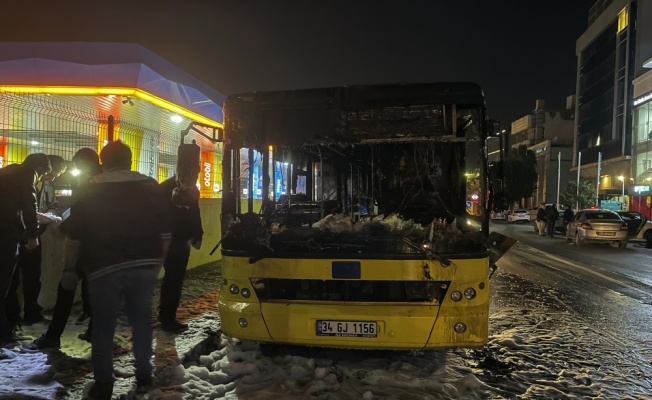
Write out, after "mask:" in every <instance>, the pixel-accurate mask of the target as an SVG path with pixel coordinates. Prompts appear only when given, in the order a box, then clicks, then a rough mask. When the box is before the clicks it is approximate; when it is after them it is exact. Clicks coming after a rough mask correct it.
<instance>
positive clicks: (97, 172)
mask: <svg viewBox="0 0 652 400" xmlns="http://www.w3.org/2000/svg"><path fill="white" fill-rule="evenodd" d="M60 161H63V160H62V159H61V160H60V159H59V158H56V157H54V156H50V157H48V156H47V155H45V154H41V153H39V154H31V155H29V156H28V157H27V158H26V159H25V160H24V162H23V163H22V164H13V165H10V166H7V167H6V168H3V169H0V191H1V192H2V193H3V196H2V197H1V200H0V201H2V202H3V203H2V204H0V225H2V226H3V227H5V226H6V227H8V229H3V230H1V231H0V235H1V236H0V275H1V276H0V290H2V292H1V294H0V345H3V346H4V345H6V344H8V343H14V344H15V343H16V342H18V341H20V340H21V338H20V337H19V335H18V334H17V332H16V328H17V327H18V326H19V324H20V321H21V320H20V316H19V315H20V311H18V312H16V305H17V304H18V302H17V301H15V299H14V297H15V296H14V295H13V294H12V293H13V292H12V290H11V289H12V288H13V287H14V286H16V287H17V286H18V284H17V283H16V282H18V280H19V277H18V275H19V270H20V271H21V272H20V273H21V274H22V278H23V288H24V290H23V292H24V294H23V298H24V300H23V303H24V312H23V317H22V323H23V324H24V323H34V322H43V321H44V320H45V319H44V317H43V315H42V313H41V311H42V308H41V307H40V305H39V304H38V301H37V300H38V292H39V290H40V255H37V254H39V253H38V252H39V250H38V249H39V231H40V229H41V230H42V228H40V225H39V221H41V224H44V223H45V222H47V221H46V219H45V218H46V216H48V215H49V216H52V215H56V214H59V210H58V209H57V208H56V205H54V206H53V204H56V203H55V202H56V198H55V197H54V191H53V189H52V187H50V186H51V182H52V180H53V179H55V178H56V176H58V175H61V174H62V173H63V172H64V171H65V167H60V165H61V164H59V162H60ZM72 161H73V164H74V165H75V168H76V169H78V170H79V171H80V174H79V175H78V184H77V185H76V187H75V188H74V189H73V194H72V198H71V207H70V209H69V216H68V217H67V218H66V219H64V220H63V221H62V222H61V223H60V224H59V225H58V227H57V229H59V230H60V232H61V233H63V234H64V235H65V242H64V266H63V274H62V278H61V281H60V283H59V286H58V291H57V300H56V304H55V306H54V310H53V314H52V320H51V321H50V323H49V326H48V329H47V331H46V332H45V333H43V334H42V335H41V336H40V337H39V338H37V339H36V340H34V341H33V342H31V343H25V344H23V345H22V347H23V349H25V350H26V351H43V350H50V349H58V348H59V347H60V343H61V342H60V338H61V335H62V333H63V331H64V329H65V326H66V324H67V323H68V318H69V317H70V313H71V309H72V306H73V303H74V299H75V295H76V291H77V286H78V284H79V282H80V281H81V282H82V298H83V300H84V301H83V303H85V302H86V303H87V305H86V307H87V308H85V310H84V312H83V313H84V314H87V315H89V316H90V320H89V326H88V331H87V332H86V333H85V337H83V338H84V339H87V340H89V341H90V342H91V344H92V365H93V373H94V378H95V382H94V384H93V386H92V387H91V390H90V393H89V398H91V399H110V398H111V395H112V391H113V381H114V379H115V378H114V375H113V337H114V333H115V328H116V323H117V317H118V314H119V312H120V311H121V310H122V311H123V312H124V313H125V314H126V316H127V318H128V320H129V323H130V325H131V327H132V342H133V351H134V358H135V370H136V382H137V385H138V386H147V385H149V384H151V381H152V372H153V366H152V364H151V361H150V359H151V356H152V335H153V333H152V323H151V314H152V302H153V293H154V288H155V285H156V281H157V277H158V274H159V271H160V267H161V266H163V267H164V269H165V275H164V277H163V282H162V285H161V294H160V300H159V315H158V317H159V321H160V327H161V329H162V330H164V331H166V332H171V333H180V332H182V331H184V330H186V329H187V328H188V326H187V325H186V324H183V323H181V322H179V321H178V320H177V316H176V313H177V308H178V306H179V302H180V298H181V292H182V285H183V280H184V277H185V271H186V267H187V263H188V259H189V256H190V249H191V247H195V248H197V249H199V248H200V246H201V240H202V235H203V230H202V227H201V218H200V214H199V206H198V204H196V202H195V204H190V205H181V206H179V205H177V204H175V202H173V200H172V193H173V191H174V190H175V188H176V186H177V183H176V179H175V177H172V178H170V179H168V180H166V181H164V182H162V183H161V184H160V185H159V184H158V183H157V182H156V180H154V179H152V178H150V177H148V176H146V175H143V174H140V173H138V172H135V171H131V163H132V154H131V149H130V148H129V147H128V146H127V145H125V144H124V143H122V142H120V141H116V142H110V143H108V144H107V145H106V146H105V147H104V148H103V149H102V150H101V152H100V154H99V156H98V154H97V152H95V151H94V150H92V149H81V150H80V151H78V152H77V153H76V154H75V156H74V157H73V160H72ZM100 161H101V164H100ZM63 165H64V166H65V162H63ZM42 177H47V178H45V179H43V178H42ZM46 188H47V189H46ZM5 194H11V195H10V196H5ZM52 219H53V218H48V220H52ZM54 219H56V218H54ZM37 259H38V260H37ZM23 264H25V265H27V266H26V267H23V266H22V265H23ZM17 265H20V267H17ZM36 270H38V274H39V279H37V280H39V284H38V285H39V286H38V287H37V286H36V284H35V283H34V282H33V280H34V278H33V277H34V275H36V274H37V272H36ZM25 271H26V272H25ZM30 274H31V275H30ZM28 281H29V283H27V284H26V282H28ZM123 305H124V308H123Z"/></svg>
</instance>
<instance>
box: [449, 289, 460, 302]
mask: <svg viewBox="0 0 652 400" xmlns="http://www.w3.org/2000/svg"><path fill="white" fill-rule="evenodd" d="M451 299H452V300H453V301H460V300H462V292H460V291H459V290H455V291H453V292H452V293H451Z"/></svg>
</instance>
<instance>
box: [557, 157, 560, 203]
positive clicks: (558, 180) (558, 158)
mask: <svg viewBox="0 0 652 400" xmlns="http://www.w3.org/2000/svg"><path fill="white" fill-rule="evenodd" d="M560 181H561V151H560V152H559V153H557V207H558V208H559V183H560Z"/></svg>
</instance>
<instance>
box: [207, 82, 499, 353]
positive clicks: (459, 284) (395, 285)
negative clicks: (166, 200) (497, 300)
mask: <svg viewBox="0 0 652 400" xmlns="http://www.w3.org/2000/svg"><path fill="white" fill-rule="evenodd" d="M224 114H225V150H224V158H223V183H224V190H225V194H224V199H223V205H222V208H223V209H222V230H223V240H222V243H221V244H222V275H223V282H222V290H221V293H220V300H219V310H220V318H221V328H222V331H223V333H224V334H226V335H228V336H232V337H237V338H242V339H250V340H254V341H259V342H271V343H280V344H293V345H305V346H319V347H340V348H359V349H424V348H442V347H480V346H483V345H484V344H485V343H486V341H487V335H488V321H489V303H490V287H489V271H490V264H491V263H492V261H491V257H490V256H491V253H492V252H491V248H490V246H488V245H487V236H488V217H487V214H486V212H485V211H486V209H487V202H488V201H487V198H486V196H487V181H488V180H487V178H486V170H487V168H486V165H487V162H486V156H485V153H484V151H485V150H484V149H485V146H484V140H485V139H486V136H485V133H484V130H485V122H484V118H485V113H484V99H483V96H482V93H481V91H480V90H479V88H478V87H477V85H473V84H428V85H384V86H371V87H347V88H330V89H315V90H300V91H284V92H263V93H251V94H244V95H233V96H230V97H229V98H227V101H226V102H225V106H224Z"/></svg>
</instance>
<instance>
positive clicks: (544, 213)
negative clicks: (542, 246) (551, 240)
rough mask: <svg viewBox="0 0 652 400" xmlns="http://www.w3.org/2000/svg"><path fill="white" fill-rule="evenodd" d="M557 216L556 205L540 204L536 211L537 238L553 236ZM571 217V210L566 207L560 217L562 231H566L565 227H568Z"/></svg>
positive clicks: (572, 215)
mask: <svg viewBox="0 0 652 400" xmlns="http://www.w3.org/2000/svg"><path fill="white" fill-rule="evenodd" d="M559 216H560V215H559V210H557V204H551V205H546V203H541V206H539V208H538V209H537V217H536V224H537V228H538V230H539V236H548V237H553V236H554V235H555V229H556V228H557V220H558V219H559ZM573 217H574V213H573V210H571V208H570V207H568V206H567V207H566V209H565V210H564V213H563V215H562V221H563V224H564V225H563V228H564V231H565V230H566V225H568V223H569V222H570V221H571V220H572V219H573Z"/></svg>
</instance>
